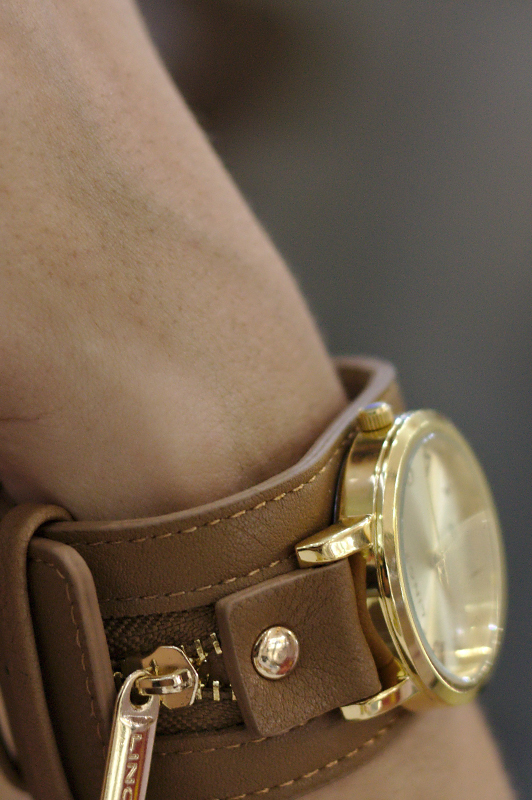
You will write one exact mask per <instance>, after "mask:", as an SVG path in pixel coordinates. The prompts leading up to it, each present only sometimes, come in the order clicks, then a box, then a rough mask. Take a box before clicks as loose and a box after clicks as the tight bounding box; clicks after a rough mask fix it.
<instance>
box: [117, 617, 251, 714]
mask: <svg viewBox="0 0 532 800" xmlns="http://www.w3.org/2000/svg"><path fill="white" fill-rule="evenodd" d="M177 646H178V647H179V649H180V650H182V651H183V652H184V653H185V655H186V656H187V658H188V659H189V661H190V662H191V664H192V666H193V667H194V668H195V669H196V671H197V672H198V675H199V679H200V683H199V688H198V692H197V694H196V699H195V701H194V705H196V703H198V702H203V701H205V700H210V701H212V702H215V703H216V702H220V701H221V700H226V701H227V700H231V701H236V697H235V693H234V691H233V688H232V686H231V684H230V683H224V684H221V683H220V681H217V680H212V681H211V680H210V674H209V672H208V669H207V668H208V664H207V663H206V662H207V661H208V659H209V657H210V656H212V655H214V656H216V657H220V656H221V655H222V648H221V645H220V642H219V639H218V636H217V634H216V633H210V634H209V635H208V636H205V637H202V638H201V639H200V638H198V639H194V641H193V642H192V643H190V642H189V643H188V644H180V645H177ZM125 662H126V659H121V660H120V662H119V663H117V665H116V666H117V669H116V671H115V673H114V675H115V682H116V683H117V687H119V686H121V685H122V683H123V682H124V680H125V679H126V677H127V674H124V664H125Z"/></svg>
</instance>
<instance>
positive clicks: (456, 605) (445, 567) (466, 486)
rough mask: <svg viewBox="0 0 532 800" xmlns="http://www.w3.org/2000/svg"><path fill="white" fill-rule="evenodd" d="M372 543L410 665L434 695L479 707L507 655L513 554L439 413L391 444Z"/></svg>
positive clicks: (399, 431) (482, 483) (415, 421)
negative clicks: (502, 654)
mask: <svg viewBox="0 0 532 800" xmlns="http://www.w3.org/2000/svg"><path fill="white" fill-rule="evenodd" d="M373 537H374V541H373V549H374V553H375V562H376V565H377V571H378V577H379V586H380V593H381V603H382V606H383V612H384V616H385V619H386V622H387V625H388V628H389V630H390V633H391V636H392V639H393V641H394V644H395V647H396V649H397V651H398V654H399V655H400V658H401V661H402V662H403V663H404V665H405V667H406V669H407V671H408V672H409V673H410V674H411V676H412V677H413V678H414V680H415V682H416V683H417V684H418V685H419V687H420V688H421V689H422V690H423V691H425V693H427V692H428V693H429V694H431V695H432V696H433V697H434V696H435V697H436V698H437V699H440V700H443V701H445V702H447V703H460V702H464V701H466V700H468V699H470V697H471V696H472V695H473V694H475V693H476V691H477V690H478V688H479V687H480V686H481V685H482V684H483V683H484V682H485V680H486V679H487V677H488V674H489V672H490V670H491V668H492V665H493V662H494V659H495V657H496V654H497V652H498V650H499V647H500V642H501V634H502V628H503V624H504V617H505V610H506V580H505V564H504V553H503V549H502V543H501V534H500V529H499V523H498V519H497V514H496V511H495V507H494V504H493V500H492V497H491V493H490V490H489V487H488V484H487V481H486V478H485V476H484V473H483V471H482V469H481V467H480V465H479V463H478V461H477V459H476V458H475V456H474V454H473V452H472V451H471V448H470V447H469V445H468V444H467V442H466V441H465V440H464V438H463V437H462V436H461V434H460V433H459V432H458V431H457V429H456V428H455V427H454V425H452V424H451V423H450V422H449V421H447V420H446V419H444V418H443V417H441V416H440V415H438V414H436V413H435V412H433V411H416V412H412V413H410V414H404V415H402V416H401V417H399V418H398V419H397V420H396V422H395V424H394V425H393V427H392V428H391V430H390V432H389V434H388V436H387V438H386V440H385V442H384V445H383V448H382V450H381V453H380V457H379V460H378V463H377V471H376V478H375V515H374V531H373Z"/></svg>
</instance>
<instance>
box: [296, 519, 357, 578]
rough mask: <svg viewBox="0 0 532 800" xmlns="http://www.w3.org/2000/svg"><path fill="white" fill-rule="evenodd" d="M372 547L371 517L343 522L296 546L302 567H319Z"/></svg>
mask: <svg viewBox="0 0 532 800" xmlns="http://www.w3.org/2000/svg"><path fill="white" fill-rule="evenodd" d="M368 547H371V516H370V515H368V516H364V517H359V518H358V519H354V520H348V521H347V522H346V521H345V520H342V522H337V523H336V524H335V525H331V526H330V527H329V528H326V529H325V530H324V531H320V532H319V533H316V534H314V535H313V536H309V537H308V539H304V540H303V541H302V542H300V543H299V544H298V545H297V546H296V555H297V560H298V562H299V566H300V567H317V566H320V565H321V564H330V563H331V562H333V561H339V560H340V559H341V558H347V557H348V556H352V555H353V554H354V553H358V552H359V551H360V550H366V549H367V548H368Z"/></svg>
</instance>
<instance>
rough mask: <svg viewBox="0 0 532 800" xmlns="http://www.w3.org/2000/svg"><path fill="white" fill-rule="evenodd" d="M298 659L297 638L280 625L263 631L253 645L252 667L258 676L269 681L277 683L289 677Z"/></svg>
mask: <svg viewBox="0 0 532 800" xmlns="http://www.w3.org/2000/svg"><path fill="white" fill-rule="evenodd" d="M298 658H299V642H298V640H297V636H296V635H295V633H293V632H292V631H291V630H290V629H289V628H283V627H282V626H281V625H275V626H274V627H272V628H268V630H265V631H263V632H262V633H261V635H260V636H259V637H258V638H257V641H256V642H255V644H254V645H253V651H252V660H253V666H254V667H255V669H256V670H257V672H258V673H259V675H262V677H263V678H268V679H269V680H271V681H278V680H279V679H280V678H285V677H286V676H287V675H289V674H290V673H291V672H292V670H293V669H294V667H295V665H296V663H297V659H298Z"/></svg>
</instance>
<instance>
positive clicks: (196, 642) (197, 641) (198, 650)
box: [194, 639, 207, 665]
mask: <svg viewBox="0 0 532 800" xmlns="http://www.w3.org/2000/svg"><path fill="white" fill-rule="evenodd" d="M194 647H195V648H196V653H197V654H198V665H199V664H203V662H204V661H205V659H206V658H207V656H206V655H205V650H204V649H203V645H202V644H201V639H194Z"/></svg>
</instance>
